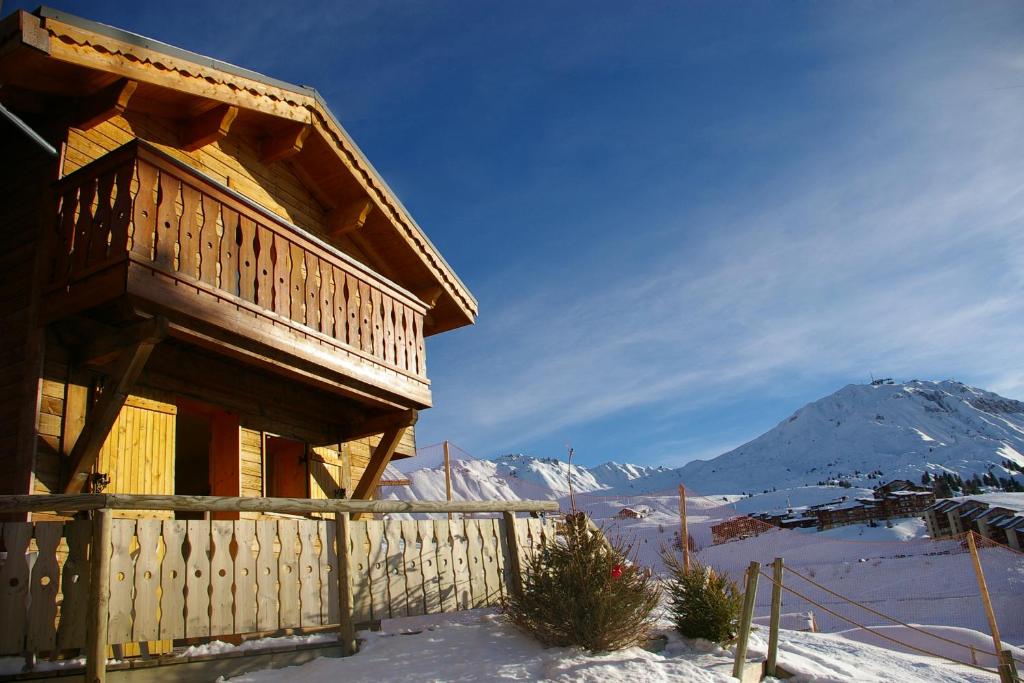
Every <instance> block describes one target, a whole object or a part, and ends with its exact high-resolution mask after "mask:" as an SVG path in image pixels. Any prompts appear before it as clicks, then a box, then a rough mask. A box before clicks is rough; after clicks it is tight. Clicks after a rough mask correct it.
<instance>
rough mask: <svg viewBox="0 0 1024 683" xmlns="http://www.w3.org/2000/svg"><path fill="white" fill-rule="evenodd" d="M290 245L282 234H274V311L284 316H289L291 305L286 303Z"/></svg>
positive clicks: (289, 285) (288, 287) (290, 276)
mask: <svg viewBox="0 0 1024 683" xmlns="http://www.w3.org/2000/svg"><path fill="white" fill-rule="evenodd" d="M289 254H290V247H289V246H288V240H286V239H285V238H284V237H283V236H281V235H278V234H276V233H275V234H274V247H273V261H274V271H273V275H274V277H273V280H274V306H273V309H274V312H275V313H277V314H278V315H283V316H285V317H286V318H287V317H290V316H291V307H290V306H289V305H288V301H289V290H290V289H291V281H292V279H291V278H292V275H291V266H290V257H289Z"/></svg>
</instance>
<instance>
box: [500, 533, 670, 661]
mask: <svg viewBox="0 0 1024 683" xmlns="http://www.w3.org/2000/svg"><path fill="white" fill-rule="evenodd" d="M522 569H523V590H522V593H521V594H520V595H513V596H511V597H510V599H509V600H508V602H507V603H506V605H505V613H506V615H507V616H508V618H509V619H510V620H511V621H512V623H514V624H516V625H517V626H518V627H520V628H521V629H523V630H525V631H527V632H528V633H530V634H532V635H533V636H534V637H536V638H537V640H539V641H540V642H541V643H544V644H545V645H550V646H558V647H566V646H573V645H574V646H578V647H582V648H585V649H587V650H590V651H591V652H609V651H613V650H620V649H622V648H625V647H630V646H632V645H637V644H639V643H641V642H643V641H644V640H645V639H646V638H647V633H648V631H649V630H650V628H651V626H653V624H654V621H655V620H656V617H655V616H653V612H654V610H655V608H656V607H657V606H658V604H659V601H660V599H661V589H660V587H659V585H658V583H657V581H656V580H655V579H654V578H653V577H652V575H651V573H650V571H648V570H646V569H643V568H641V567H639V566H638V565H637V564H636V563H635V562H631V561H630V558H629V557H628V550H627V549H626V548H625V547H624V545H623V543H622V541H621V540H619V539H612V540H610V541H609V542H608V545H606V544H605V537H604V534H603V533H601V532H600V531H592V530H591V528H590V525H589V524H588V522H587V517H586V515H584V514H583V513H575V514H572V515H568V516H567V518H566V522H565V527H564V529H563V533H562V535H561V536H560V537H559V538H556V539H548V540H545V542H544V543H543V545H541V546H540V547H539V548H536V549H535V552H534V553H533V555H532V557H530V558H529V559H528V560H526V561H524V563H523V567H522Z"/></svg>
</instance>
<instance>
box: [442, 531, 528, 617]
mask: <svg viewBox="0 0 1024 683" xmlns="http://www.w3.org/2000/svg"><path fill="white" fill-rule="evenodd" d="M449 514H451V513H449ZM501 514H502V517H504V519H505V545H506V546H507V547H508V571H509V574H511V575H512V592H513V593H514V594H515V596H516V597H519V596H520V595H522V594H523V567H522V565H521V564H520V562H519V537H518V536H517V535H516V513H514V512H507V511H506V512H503V513H501Z"/></svg>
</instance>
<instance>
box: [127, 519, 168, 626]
mask: <svg viewBox="0 0 1024 683" xmlns="http://www.w3.org/2000/svg"><path fill="white" fill-rule="evenodd" d="M161 525H162V522H161V520H159V519H140V520H139V521H138V523H137V525H136V528H135V536H136V538H137V539H138V544H139V555H138V558H137V559H136V560H135V619H134V623H133V624H132V640H133V641H135V642H147V641H151V640H159V639H160V620H159V610H158V606H159V604H160V603H159V600H158V596H157V588H158V587H159V586H160V559H159V556H158V555H159V550H160V529H161Z"/></svg>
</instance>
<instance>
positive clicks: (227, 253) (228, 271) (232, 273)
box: [219, 204, 239, 296]
mask: <svg viewBox="0 0 1024 683" xmlns="http://www.w3.org/2000/svg"><path fill="white" fill-rule="evenodd" d="M220 213H221V218H222V219H223V221H224V234H223V235H221V240H220V259H219V260H220V285H219V286H220V288H221V289H223V290H224V291H225V292H228V293H229V294H234V295H235V296H238V291H239V290H238V212H237V211H235V210H234V209H232V208H229V207H228V206H226V205H223V204H222V205H221V209H220Z"/></svg>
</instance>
